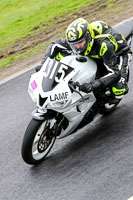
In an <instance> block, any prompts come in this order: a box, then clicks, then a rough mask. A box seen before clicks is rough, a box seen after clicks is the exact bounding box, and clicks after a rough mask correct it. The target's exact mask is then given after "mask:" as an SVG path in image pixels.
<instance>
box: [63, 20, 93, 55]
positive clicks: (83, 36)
mask: <svg viewBox="0 0 133 200" xmlns="http://www.w3.org/2000/svg"><path fill="white" fill-rule="evenodd" d="M94 37H95V34H94V31H93V29H92V27H91V25H90V24H89V23H88V22H87V21H86V20H85V19H83V18H79V19H77V20H75V21H73V22H72V23H71V24H70V25H69V26H68V28H67V30H66V39H67V41H68V43H69V45H70V46H71V48H72V50H73V51H74V52H75V53H79V54H84V55H88V54H89V53H90V51H91V49H92V46H93V42H94ZM83 40H85V41H86V43H85V45H84V47H83V48H80V49H79V48H76V47H75V44H77V43H79V42H82V41H83Z"/></svg>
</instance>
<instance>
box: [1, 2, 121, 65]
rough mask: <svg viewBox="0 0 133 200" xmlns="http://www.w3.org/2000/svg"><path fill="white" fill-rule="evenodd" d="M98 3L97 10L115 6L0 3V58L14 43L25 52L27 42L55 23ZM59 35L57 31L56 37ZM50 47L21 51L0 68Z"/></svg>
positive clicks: (71, 3)
mask: <svg viewBox="0 0 133 200" xmlns="http://www.w3.org/2000/svg"><path fill="white" fill-rule="evenodd" d="M120 1H121V0H119V2H120ZM97 2H100V5H99V6H97V9H99V8H100V6H104V5H109V4H114V3H115V2H117V0H107V1H104V0H103V1H101V0H84V1H83V0H0V55H1V54H3V52H5V53H4V54H5V55H7V52H8V50H9V49H11V48H12V47H14V45H15V44H16V43H18V44H19V45H22V47H21V49H22V48H24V47H25V46H26V45H27V43H26V44H25V41H27V40H28V39H27V38H30V37H31V36H32V37H33V36H35V35H38V34H39V33H41V32H42V31H44V32H45V31H49V29H50V28H52V27H56V24H57V23H59V22H62V21H63V20H64V19H67V18H68V17H69V18H70V17H72V16H73V15H74V14H76V13H77V11H79V10H81V9H82V8H86V7H88V6H90V5H92V4H96V3H97ZM91 12H92V11H91ZM95 12H96V10H95ZM115 12H116V13H117V12H120V9H116V10H115ZM88 13H89V10H88ZM79 17H80V16H79ZM61 31H62V33H63V32H65V30H64V27H61ZM59 32H60V30H58V29H57V30H56V31H55V34H58V33H59ZM21 41H23V42H22V44H21ZM49 43H50V41H47V42H45V44H39V45H38V46H36V47H34V48H33V49H32V50H29V49H27V50H25V51H22V52H21V54H19V55H18V54H16V55H15V54H13V55H8V57H5V58H2V59H1V61H0V68H3V67H7V66H9V65H10V63H12V62H14V61H16V60H18V59H20V58H25V57H28V56H30V55H35V54H37V53H39V52H40V50H41V49H46V47H47V46H48V44H49Z"/></svg>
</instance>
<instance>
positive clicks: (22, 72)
mask: <svg viewBox="0 0 133 200" xmlns="http://www.w3.org/2000/svg"><path fill="white" fill-rule="evenodd" d="M35 66H36V65H34V67H33V66H32V67H30V68H29V69H25V70H22V71H20V72H16V73H15V74H13V75H11V76H9V77H7V78H5V79H3V80H2V81H0V85H1V84H4V83H6V82H8V81H10V80H12V79H14V78H16V77H17V76H20V75H22V74H24V73H25V72H28V71H30V70H32V69H34V68H35Z"/></svg>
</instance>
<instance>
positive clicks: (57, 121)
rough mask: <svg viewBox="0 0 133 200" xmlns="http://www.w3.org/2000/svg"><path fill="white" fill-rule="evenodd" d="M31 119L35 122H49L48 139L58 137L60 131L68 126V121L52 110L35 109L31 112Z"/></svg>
mask: <svg viewBox="0 0 133 200" xmlns="http://www.w3.org/2000/svg"><path fill="white" fill-rule="evenodd" d="M32 117H33V118H34V119H36V120H40V121H44V120H49V131H48V137H51V136H53V135H55V136H59V135H60V133H61V129H62V128H63V129H65V128H66V127H67V126H68V120H67V119H66V118H65V117H64V116H63V115H62V114H61V113H57V112H55V111H53V110H44V109H40V108H37V109H35V110H34V111H33V112H32Z"/></svg>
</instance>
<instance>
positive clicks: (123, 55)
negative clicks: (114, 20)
mask: <svg viewBox="0 0 133 200" xmlns="http://www.w3.org/2000/svg"><path fill="white" fill-rule="evenodd" d="M70 54H77V55H83V56H88V57H91V58H93V59H95V60H96V62H97V63H98V68H99V71H100V72H101V73H100V75H99V76H98V77H97V79H96V80H94V81H93V82H91V83H84V84H82V85H80V87H79V89H80V90H81V91H83V92H86V93H88V92H90V91H92V90H93V91H94V92H95V91H102V90H104V89H105V88H107V87H110V88H111V89H112V92H113V94H114V95H115V97H120V98H121V96H122V95H123V94H126V93H127V92H128V78H129V60H130V59H129V57H130V55H131V50H130V47H129V45H128V44H127V42H126V40H125V38H124V36H123V35H122V34H120V33H118V32H116V31H115V30H114V29H113V28H112V27H110V26H109V25H108V24H107V23H105V22H103V21H95V22H92V23H91V24H89V23H88V22H87V21H86V20H85V19H83V18H79V19H77V20H75V21H73V22H72V23H71V24H70V25H69V26H68V28H67V30H66V39H57V40H55V41H54V42H52V43H51V44H50V46H49V47H48V49H47V51H46V54H45V57H44V59H43V61H42V63H43V62H44V61H45V60H46V58H47V57H50V58H56V60H60V59H61V58H63V57H64V56H66V55H70Z"/></svg>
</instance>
